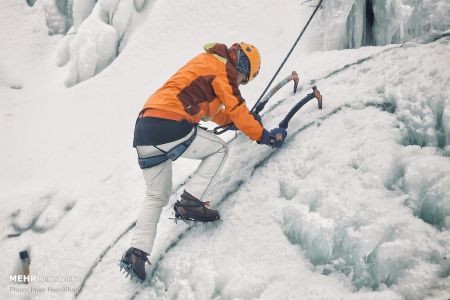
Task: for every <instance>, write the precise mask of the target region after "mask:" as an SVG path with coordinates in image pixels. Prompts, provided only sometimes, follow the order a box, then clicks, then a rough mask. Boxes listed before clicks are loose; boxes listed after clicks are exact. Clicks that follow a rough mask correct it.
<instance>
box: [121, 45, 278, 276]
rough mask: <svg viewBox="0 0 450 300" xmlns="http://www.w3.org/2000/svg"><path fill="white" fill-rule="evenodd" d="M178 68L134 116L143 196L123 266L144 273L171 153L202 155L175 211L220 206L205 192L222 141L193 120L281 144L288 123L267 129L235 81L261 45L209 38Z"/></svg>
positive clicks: (253, 63)
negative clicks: (230, 125) (229, 125)
mask: <svg viewBox="0 0 450 300" xmlns="http://www.w3.org/2000/svg"><path fill="white" fill-rule="evenodd" d="M204 49H205V52H204V53H201V54H199V55H197V56H196V57H194V58H193V59H192V60H191V61H189V62H188V63H187V64H186V65H185V66H183V67H182V68H181V69H179V70H178V71H177V72H176V73H175V74H174V75H173V76H172V77H171V78H169V80H168V81H167V82H166V83H165V84H164V85H163V86H162V87H161V88H160V89H158V90H157V91H156V92H154V93H153V94H152V95H151V96H150V97H149V98H148V100H147V102H146V103H145V105H144V107H143V109H142V111H141V112H140V113H139V117H138V118H137V121H136V126H135V131H134V145H133V146H134V147H135V148H136V150H137V153H138V161H139V165H140V167H141V168H142V169H143V175H144V180H145V184H146V189H147V190H146V195H145V199H144V201H143V204H142V208H141V211H140V213H139V216H138V220H137V224H136V228H135V229H134V232H133V237H132V240H131V248H130V249H128V250H127V251H126V252H125V253H124V255H123V256H122V259H121V261H120V266H121V268H125V271H127V272H128V273H130V274H131V275H132V276H137V277H138V278H139V279H141V280H144V279H145V276H146V273H145V262H149V260H148V258H147V257H148V256H149V254H150V253H151V251H152V248H153V244H154V241H155V236H156V228H157V224H158V221H159V218H160V214H161V211H162V208H163V207H164V206H165V205H166V204H167V203H168V201H169V197H170V195H171V193H172V160H175V159H176V158H178V157H179V156H182V157H185V158H190V159H200V160H202V162H201V164H200V166H199V167H198V169H197V171H196V172H195V174H194V175H193V176H192V178H191V179H190V180H189V182H187V183H186V185H185V186H184V192H183V194H182V195H181V197H180V200H179V201H177V202H176V203H175V205H174V210H175V217H176V218H178V219H183V220H194V221H201V222H212V221H216V220H219V219H220V215H219V212H218V211H217V210H213V209H210V208H209V202H208V201H204V195H205V192H206V191H207V189H208V188H209V187H210V186H211V182H212V181H213V179H214V178H215V177H216V176H217V174H218V173H219V171H220V169H221V167H222V166H223V164H224V162H225V159H226V157H227V152H228V150H227V145H226V143H225V142H224V141H223V140H222V139H220V138H219V137H217V136H215V135H214V134H213V133H211V132H209V131H207V130H205V129H203V128H200V127H198V126H197V125H198V123H199V122H200V121H201V120H203V121H206V120H211V121H213V122H215V123H217V124H219V125H223V124H227V123H231V122H232V123H233V124H234V126H235V127H237V128H238V129H239V130H240V131H242V132H243V133H244V134H246V135H247V136H248V137H249V138H250V139H252V140H254V141H257V142H258V143H259V144H264V145H269V146H271V147H276V148H280V147H281V146H282V145H283V142H284V139H285V138H286V130H285V129H283V128H275V129H273V130H271V131H267V130H265V129H264V127H263V126H262V125H261V123H260V122H259V121H257V120H256V119H255V118H254V117H253V115H252V114H251V113H250V112H249V110H248V108H247V106H246V105H245V100H244V99H243V98H242V96H241V93H240V91H239V88H238V86H239V85H240V84H247V82H249V81H251V80H252V79H253V78H255V77H256V75H257V74H258V72H259V68H260V62H261V61H260V55H259V52H258V50H257V49H256V48H255V47H254V46H252V45H250V44H246V43H235V44H233V45H232V46H231V47H230V48H227V46H226V45H224V44H219V43H211V44H207V45H205V46H204Z"/></svg>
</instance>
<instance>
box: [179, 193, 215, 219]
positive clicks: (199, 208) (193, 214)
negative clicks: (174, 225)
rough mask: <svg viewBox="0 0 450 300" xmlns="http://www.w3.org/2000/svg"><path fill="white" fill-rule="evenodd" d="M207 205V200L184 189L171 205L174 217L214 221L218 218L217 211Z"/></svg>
mask: <svg viewBox="0 0 450 300" xmlns="http://www.w3.org/2000/svg"><path fill="white" fill-rule="evenodd" d="M207 206H209V202H202V201H200V200H198V199H197V198H195V197H194V196H192V195H191V194H189V193H187V192H186V191H184V192H183V194H182V195H181V200H179V201H177V202H176V203H175V204H174V206H173V209H174V210H175V218H177V219H181V220H186V221H200V222H214V221H217V220H219V219H220V214H219V212H218V211H217V210H213V209H210V208H208V207H207Z"/></svg>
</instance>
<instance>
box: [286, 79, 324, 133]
mask: <svg viewBox="0 0 450 300" xmlns="http://www.w3.org/2000/svg"><path fill="white" fill-rule="evenodd" d="M312 89H313V92H312V93H310V94H308V95H306V96H305V97H304V98H303V99H302V100H300V102H298V103H297V104H296V105H295V106H294V107H293V108H292V109H291V110H290V111H289V112H288V114H287V115H286V117H284V119H283V120H282V121H281V122H280V124H279V125H278V126H279V127H280V128H284V129H287V128H288V126H289V121H290V120H291V119H292V117H293V116H294V115H295V114H296V113H297V112H298V111H299V110H300V108H302V106H303V105H305V104H306V103H308V102H309V101H310V100H311V99H314V98H316V99H317V100H318V101H319V109H322V95H320V92H319V90H318V89H317V87H316V86H313V88H312Z"/></svg>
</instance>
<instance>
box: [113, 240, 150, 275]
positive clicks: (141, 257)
mask: <svg viewBox="0 0 450 300" xmlns="http://www.w3.org/2000/svg"><path fill="white" fill-rule="evenodd" d="M147 256H148V254H147V253H145V252H144V251H141V250H139V249H136V248H130V249H128V250H127V251H126V252H125V253H124V254H123V255H122V259H121V260H120V262H119V267H120V270H122V269H125V272H127V273H128V274H127V276H126V277H128V275H131V279H132V278H133V277H134V276H136V277H138V278H139V279H140V280H141V281H144V280H145V276H146V273H145V262H147V263H148V264H150V265H151V263H150V261H149V260H148V258H147Z"/></svg>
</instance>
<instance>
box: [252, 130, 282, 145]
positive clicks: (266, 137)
mask: <svg viewBox="0 0 450 300" xmlns="http://www.w3.org/2000/svg"><path fill="white" fill-rule="evenodd" d="M286 136H287V132H286V129H284V128H275V129H272V130H271V131H267V130H265V129H264V131H263V135H262V138H261V140H260V141H259V142H258V143H259V144H264V145H267V146H270V147H272V148H281V147H282V146H283V143H284V140H285V139H286Z"/></svg>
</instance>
